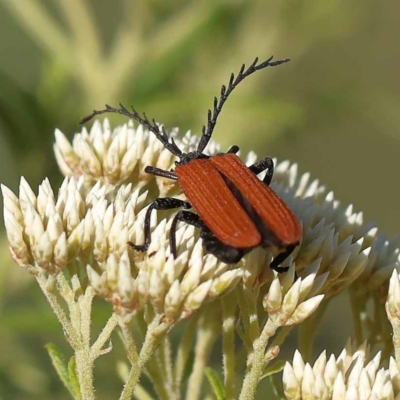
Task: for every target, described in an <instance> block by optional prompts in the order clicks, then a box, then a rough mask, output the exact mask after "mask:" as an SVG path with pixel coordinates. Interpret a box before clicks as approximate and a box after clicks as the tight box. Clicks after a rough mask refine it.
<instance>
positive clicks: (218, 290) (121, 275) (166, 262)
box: [87, 220, 243, 322]
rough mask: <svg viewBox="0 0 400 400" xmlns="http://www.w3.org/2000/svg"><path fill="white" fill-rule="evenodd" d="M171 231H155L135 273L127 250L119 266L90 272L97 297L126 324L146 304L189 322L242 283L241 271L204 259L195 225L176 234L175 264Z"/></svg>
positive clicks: (112, 261) (110, 263) (108, 264)
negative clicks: (101, 298) (110, 304)
mask: <svg viewBox="0 0 400 400" xmlns="http://www.w3.org/2000/svg"><path fill="white" fill-rule="evenodd" d="M169 228H170V222H169V223H167V221H166V220H162V221H161V222H160V223H159V224H158V225H157V226H156V227H155V229H154V230H153V233H152V242H151V245H150V247H149V249H148V251H147V252H146V253H143V254H142V255H141V256H140V255H138V258H137V261H136V266H137V268H132V266H131V263H130V261H129V260H130V257H129V255H128V251H126V252H125V253H124V254H123V255H122V257H121V259H120V260H119V262H118V261H117V260H116V258H115V256H114V255H111V258H110V257H109V258H108V259H107V260H105V262H104V263H101V264H99V267H100V269H99V270H98V271H95V270H94V269H93V268H92V267H91V266H88V267H87V268H88V276H89V281H90V283H91V284H92V286H93V287H94V288H95V290H96V292H97V293H98V294H99V295H100V296H102V297H104V298H105V299H107V300H108V301H110V302H112V303H113V305H114V310H115V311H116V312H117V313H118V314H119V315H120V316H121V317H123V318H124V319H125V320H126V321H129V319H130V318H131V317H132V316H134V315H135V314H136V312H137V311H139V310H141V309H142V308H143V307H144V306H146V305H148V304H150V305H151V306H152V307H153V309H154V310H155V311H156V312H157V313H158V314H164V316H165V319H167V320H169V321H170V322H171V321H172V322H174V321H176V320H178V319H180V318H187V317H189V316H190V315H192V314H193V312H195V311H196V310H197V309H199V308H200V306H201V305H202V304H203V303H204V302H207V301H211V300H213V299H215V298H217V297H220V296H222V295H224V294H226V293H228V292H229V291H230V290H232V289H233V288H234V287H235V286H236V285H237V284H238V283H239V281H240V280H241V279H242V275H243V271H242V269H241V268H237V267H236V268H229V266H228V265H226V264H224V263H222V262H220V261H218V260H217V259H216V258H215V257H213V256H210V255H204V254H203V248H202V245H201V242H200V241H199V240H194V228H193V227H191V226H182V227H181V228H180V229H178V232H177V244H178V248H179V253H180V254H179V256H178V257H177V258H176V259H174V257H173V256H172V254H170V249H169V240H168V237H169Z"/></svg>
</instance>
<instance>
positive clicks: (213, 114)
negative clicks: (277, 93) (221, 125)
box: [197, 56, 290, 153]
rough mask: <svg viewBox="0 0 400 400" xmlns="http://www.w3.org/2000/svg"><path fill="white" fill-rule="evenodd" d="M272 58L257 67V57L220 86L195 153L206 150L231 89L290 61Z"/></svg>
mask: <svg viewBox="0 0 400 400" xmlns="http://www.w3.org/2000/svg"><path fill="white" fill-rule="evenodd" d="M272 58H273V56H271V57H270V58H268V60H266V61H264V62H262V63H260V64H258V65H257V62H258V57H256V59H255V60H254V61H253V63H252V64H251V65H250V67H249V68H247V69H246V70H245V68H246V66H245V64H243V65H242V67H241V68H240V71H239V73H238V74H237V76H236V78H235V75H234V74H233V73H232V74H231V77H230V79H229V84H228V87H226V86H225V85H222V87H221V94H220V98H219V100H218V98H217V97H214V107H213V110H212V111H211V110H208V114H207V127H206V126H205V125H203V129H202V132H203V135H202V136H201V139H200V142H199V145H198V146H197V151H198V152H199V153H202V152H203V150H204V149H205V148H206V146H207V144H208V142H209V141H210V139H211V135H212V133H213V131H214V128H215V125H216V123H217V119H218V115H219V114H220V112H221V110H222V107H223V105H224V104H225V101H226V100H227V99H228V97H229V95H230V94H231V93H232V91H233V89H235V87H236V86H237V85H238V84H239V83H240V82H241V81H242V80H243V79H244V78H246V77H248V76H249V75H251V74H252V73H254V72H256V71H258V70H260V69H263V68H267V67H275V66H277V65H280V64H283V63H286V62H288V61H290V59H289V58H284V59H283V60H277V61H272Z"/></svg>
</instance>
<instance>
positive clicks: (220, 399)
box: [205, 367, 226, 400]
mask: <svg viewBox="0 0 400 400" xmlns="http://www.w3.org/2000/svg"><path fill="white" fill-rule="evenodd" d="M205 373H206V376H207V379H208V382H210V385H211V387H212V388H213V390H214V394H215V397H216V398H217V400H225V398H226V397H225V389H224V384H223V383H222V381H221V379H220V377H219V376H218V374H217V373H216V372H215V371H214V370H213V369H212V368H210V367H207V368H206V369H205Z"/></svg>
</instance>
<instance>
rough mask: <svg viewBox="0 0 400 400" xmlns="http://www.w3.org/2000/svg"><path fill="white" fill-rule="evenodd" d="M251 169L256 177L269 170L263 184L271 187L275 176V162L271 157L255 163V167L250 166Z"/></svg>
mask: <svg viewBox="0 0 400 400" xmlns="http://www.w3.org/2000/svg"><path fill="white" fill-rule="evenodd" d="M249 169H250V170H251V172H253V173H254V174H255V175H258V174H259V173H260V172H263V171H265V170H267V172H266V174H265V176H264V179H263V182H264V183H265V184H266V185H267V186H269V184H270V183H271V179H272V175H274V161H273V160H272V158H271V157H265V158H263V159H262V160H260V161H257V162H255V163H254V164H253V165H250V167H249Z"/></svg>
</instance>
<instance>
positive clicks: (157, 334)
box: [119, 314, 170, 400]
mask: <svg viewBox="0 0 400 400" xmlns="http://www.w3.org/2000/svg"><path fill="white" fill-rule="evenodd" d="M162 317H163V316H162V315H160V314H158V315H156V316H155V317H154V318H153V321H152V322H151V323H150V324H149V326H148V329H147V333H146V337H145V340H144V343H143V346H142V348H141V350H140V353H139V357H138V360H137V363H136V364H134V365H132V367H131V370H130V372H129V375H128V378H127V380H126V382H125V385H124V388H123V390H122V393H121V395H120V397H119V399H120V400H130V399H131V398H132V395H133V391H134V389H135V385H136V383H137V382H138V381H139V378H140V375H141V373H142V371H143V367H144V366H145V364H146V363H147V361H148V360H149V359H150V357H151V356H152V355H153V354H154V351H155V350H156V348H157V346H158V345H159V343H160V341H161V340H162V339H163V338H164V336H165V334H166V333H167V331H168V329H169V328H170V325H169V324H166V323H164V322H162Z"/></svg>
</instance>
